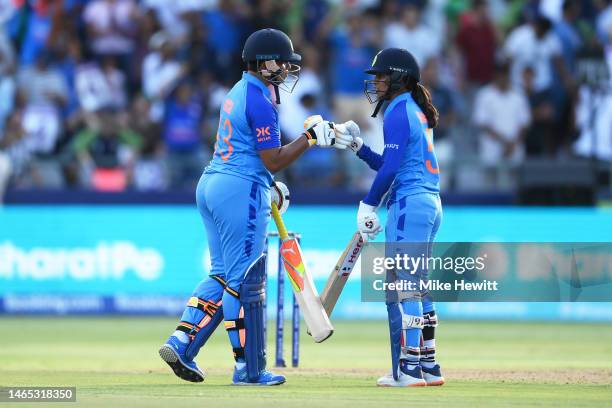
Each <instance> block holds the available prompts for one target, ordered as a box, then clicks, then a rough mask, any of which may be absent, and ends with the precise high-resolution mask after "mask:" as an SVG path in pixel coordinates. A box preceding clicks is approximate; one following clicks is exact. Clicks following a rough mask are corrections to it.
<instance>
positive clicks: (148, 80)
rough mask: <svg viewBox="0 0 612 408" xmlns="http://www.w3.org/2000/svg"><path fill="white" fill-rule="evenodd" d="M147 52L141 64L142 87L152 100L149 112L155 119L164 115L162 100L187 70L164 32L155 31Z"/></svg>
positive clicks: (160, 118) (159, 119) (159, 118)
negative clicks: (149, 51)
mask: <svg viewBox="0 0 612 408" xmlns="http://www.w3.org/2000/svg"><path fill="white" fill-rule="evenodd" d="M149 45H150V48H151V53H149V54H148V55H147V56H146V57H145V59H144V62H143V66H142V88H143V92H144V95H145V96H146V97H147V98H149V100H150V101H151V102H152V104H151V112H152V118H153V120H155V121H161V120H162V118H163V116H164V101H165V99H166V98H167V97H168V96H169V95H170V94H171V93H172V91H174V89H175V87H176V85H177V84H178V83H179V81H180V80H181V78H183V77H184V76H185V75H186V74H187V72H188V70H189V69H188V67H187V66H186V65H185V64H182V63H181V62H180V61H179V60H178V58H177V56H176V48H175V47H174V45H173V44H172V42H171V41H170V38H169V37H168V35H167V34H166V33H164V32H163V31H162V32H159V33H155V35H154V36H153V37H151V41H150V44H149Z"/></svg>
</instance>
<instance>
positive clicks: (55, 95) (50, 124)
mask: <svg viewBox="0 0 612 408" xmlns="http://www.w3.org/2000/svg"><path fill="white" fill-rule="evenodd" d="M51 60H52V55H51V53H50V52H42V53H40V54H39V55H38V56H37V57H36V63H35V65H33V66H26V67H22V68H21V69H20V70H19V72H18V73H17V88H18V98H19V99H20V100H21V101H23V104H24V110H23V114H22V116H21V120H22V123H21V126H22V127H23V130H24V132H25V133H26V135H25V137H26V139H28V143H30V144H31V145H32V146H33V151H36V152H39V153H44V154H49V153H52V152H53V151H54V150H55V146H56V143H57V139H58V137H59V136H60V134H61V132H62V130H63V121H62V116H61V111H62V109H63V108H64V106H65V105H66V103H67V101H68V86H67V84H66V81H65V79H64V77H63V76H62V74H61V72H60V71H59V70H58V69H56V68H54V67H52V66H51Z"/></svg>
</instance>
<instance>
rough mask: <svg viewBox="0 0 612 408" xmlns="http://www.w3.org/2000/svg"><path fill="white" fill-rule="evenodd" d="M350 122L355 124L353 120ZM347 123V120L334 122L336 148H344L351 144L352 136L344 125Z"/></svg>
mask: <svg viewBox="0 0 612 408" xmlns="http://www.w3.org/2000/svg"><path fill="white" fill-rule="evenodd" d="M350 122H351V123H353V124H355V122H353V121H350ZM347 123H349V122H345V123H334V131H335V132H336V143H335V144H334V147H335V148H336V149H346V148H347V147H349V146H350V145H351V143H353V136H352V135H351V133H350V130H349V129H348V128H347V126H346V124H347ZM355 126H357V124H355ZM357 129H359V127H357Z"/></svg>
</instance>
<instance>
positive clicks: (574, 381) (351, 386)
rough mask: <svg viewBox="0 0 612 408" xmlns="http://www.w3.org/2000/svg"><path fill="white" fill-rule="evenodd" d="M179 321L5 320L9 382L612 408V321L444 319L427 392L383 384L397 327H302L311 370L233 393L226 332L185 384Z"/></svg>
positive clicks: (0, 367)
mask: <svg viewBox="0 0 612 408" xmlns="http://www.w3.org/2000/svg"><path fill="white" fill-rule="evenodd" d="M175 324H176V321H175V320H173V319H166V318H135V317H130V318H99V317H92V318H31V317H28V318H21V317H11V318H0V339H1V340H0V386H76V387H77V400H78V401H77V403H76V404H75V403H65V404H59V403H53V404H51V406H52V407H60V406H67V407H75V406H82V407H112V408H123V407H186V408H187V407H207V408H208V407H241V408H251V407H253V408H255V407H267V408H279V407H286V406H287V407H288V406H292V407H351V408H353V407H374V408H382V407H401V406H403V407H408V406H414V405H413V404H415V403H416V404H420V405H419V406H421V407H427V408H429V407H435V406H452V407H474V406H478V407H490V406H521V407H525V406H555V407H559V406H571V407H579V406H584V407H587V406H588V407H594V406H612V386H611V385H610V384H611V383H612V325H610V324H566V323H518V322H499V323H492V322H480V323H475V322H450V321H442V322H441V324H440V326H439V328H438V337H439V339H438V350H439V353H438V354H439V360H440V362H441V363H442V364H443V368H444V370H445V376H446V379H447V384H446V385H444V386H443V387H425V388H419V389H415V388H406V389H389V388H377V387H376V386H375V383H376V379H377V377H379V376H380V375H383V374H385V373H386V372H387V371H388V369H389V367H388V366H389V364H388V361H389V357H388V332H387V327H386V322H378V321H376V322H373V321H366V322H363V323H358V322H341V321H336V322H335V327H336V332H335V333H334V335H333V336H332V337H331V338H330V339H329V340H327V341H326V342H324V343H322V344H314V342H313V341H312V340H311V339H310V338H309V337H308V336H307V335H306V334H305V333H304V330H302V338H301V360H300V368H298V369H292V368H286V369H279V370H278V371H280V372H282V373H284V374H285V375H286V376H287V383H286V384H285V385H282V386H278V387H232V386H229V383H230V379H231V367H232V363H233V360H232V357H231V351H230V348H229V345H228V341H227V338H226V337H227V335H226V333H225V332H224V330H222V329H221V328H220V330H218V331H217V333H216V334H215V336H213V338H212V339H211V341H210V342H209V344H208V345H207V346H206V348H205V349H203V350H202V352H201V353H200V355H199V357H198V362H199V364H200V366H201V367H202V368H204V369H205V370H206V371H207V372H208V377H207V379H206V381H205V382H204V383H200V384H191V383H186V382H183V381H181V380H179V379H178V378H176V377H175V376H174V375H173V374H172V373H171V371H170V370H169V368H168V367H167V366H166V365H165V363H163V362H162V361H161V360H160V358H159V357H158V355H157V348H158V346H159V345H160V344H161V343H162V342H163V341H164V339H165V338H166V336H167V335H168V334H169V332H170V331H171V330H172V329H173V327H174V325H175ZM270 328H271V329H272V328H273V325H272V326H271V327H270ZM286 328H287V330H289V325H287V326H286ZM271 331H273V330H271ZM286 340H288V339H286ZM270 344H271V347H270V348H269V352H268V354H269V355H270V356H273V353H274V346H273V343H270ZM285 357H286V358H287V360H288V361H289V358H290V356H289V347H286V353H285ZM271 358H272V357H271ZM271 358H270V359H271ZM0 405H2V404H1V403H0ZM42 405H44V404H41V403H37V404H26V403H20V404H16V405H14V406H15V407H26V406H33V407H41V406H42ZM4 406H13V404H4Z"/></svg>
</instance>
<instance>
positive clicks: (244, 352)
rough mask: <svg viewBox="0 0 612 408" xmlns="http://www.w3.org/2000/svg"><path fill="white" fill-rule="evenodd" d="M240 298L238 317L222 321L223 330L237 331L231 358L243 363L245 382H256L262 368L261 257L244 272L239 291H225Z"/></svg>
mask: <svg viewBox="0 0 612 408" xmlns="http://www.w3.org/2000/svg"><path fill="white" fill-rule="evenodd" d="M226 291H228V292H229V293H230V294H232V295H233V296H236V297H237V298H239V299H240V303H241V310H240V317H239V318H238V319H236V320H234V321H227V320H226V322H225V325H226V328H227V330H238V331H239V337H240V344H241V346H242V348H240V349H234V355H235V357H242V358H244V360H245V362H246V367H247V376H248V379H249V381H256V380H257V379H258V378H259V374H260V373H261V371H262V370H264V369H265V368H266V339H265V338H264V319H265V318H266V316H264V308H265V302H266V257H265V255H261V256H260V257H259V258H258V259H257V260H256V261H255V262H254V263H253V264H252V265H251V266H250V267H249V269H248V270H247V272H246V275H245V277H244V280H243V282H242V285H241V287H240V291H235V290H233V289H231V288H226Z"/></svg>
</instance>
